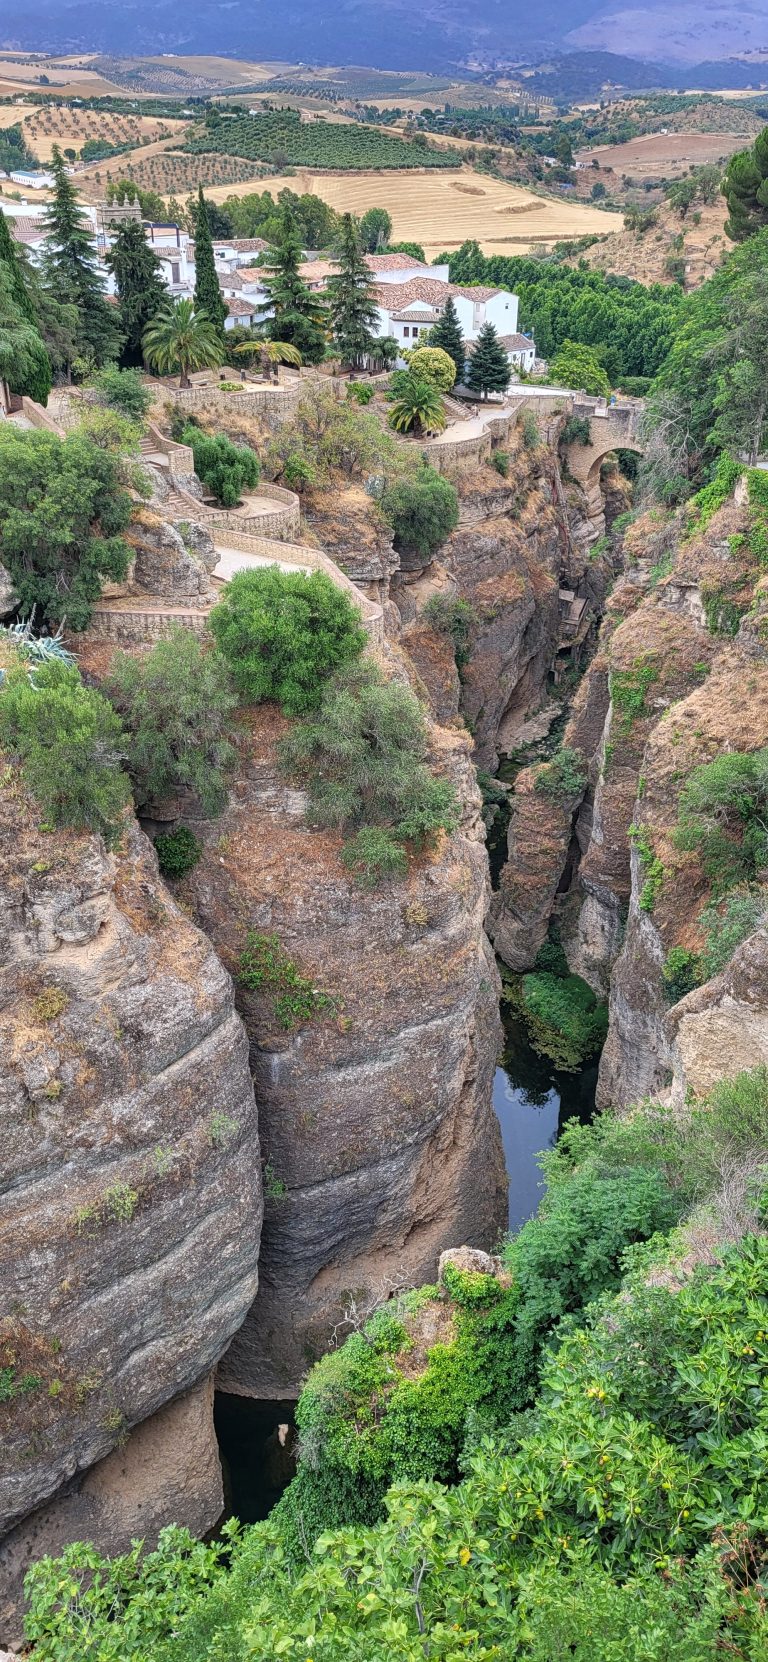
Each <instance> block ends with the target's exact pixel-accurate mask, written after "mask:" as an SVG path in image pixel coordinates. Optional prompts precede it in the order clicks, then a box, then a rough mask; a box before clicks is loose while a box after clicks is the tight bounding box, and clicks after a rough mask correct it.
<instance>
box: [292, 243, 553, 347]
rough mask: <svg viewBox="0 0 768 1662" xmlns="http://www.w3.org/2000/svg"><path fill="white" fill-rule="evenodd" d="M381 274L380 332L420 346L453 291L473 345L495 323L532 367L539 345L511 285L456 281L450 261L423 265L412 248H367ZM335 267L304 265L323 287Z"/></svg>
mask: <svg viewBox="0 0 768 1662" xmlns="http://www.w3.org/2000/svg"><path fill="white" fill-rule="evenodd" d="M366 261H367V264H368V265H369V266H370V269H371V271H372V273H373V275H374V276H375V278H376V287H375V295H376V301H377V305H378V313H379V315H378V323H377V327H376V331H375V332H376V334H377V335H379V336H382V335H392V336H393V337H394V339H395V340H396V341H398V342H399V343H400V344H401V345H402V346H403V348H405V349H409V348H410V347H412V346H418V344H419V342H420V341H422V340H423V338H425V337H426V335H427V334H428V332H429V330H430V329H431V328H432V325H433V324H434V323H436V322H437V320H438V318H439V317H440V316H441V314H442V312H443V310H444V308H445V303H446V300H447V299H448V297H449V295H450V297H451V299H452V300H453V303H454V306H455V307H456V314H457V317H458V320H459V326H460V328H461V332H462V335H463V336H464V339H465V341H467V343H468V344H469V345H471V344H472V342H473V341H476V340H477V337H478V335H479V333H480V330H481V329H482V328H483V326H484V324H486V323H492V324H493V326H494V328H495V330H496V333H497V334H498V336H499V338H500V340H501V341H502V342H503V343H504V345H505V346H506V348H507V356H508V358H509V361H510V363H511V364H512V365H513V367H514V368H515V369H524V370H526V371H527V370H530V369H532V368H533V362H534V358H535V354H536V348H535V345H534V343H533V341H532V340H530V339H529V338H528V336H527V335H521V334H519V333H518V327H517V315H518V298H517V295H516V294H510V292H509V290H508V289H501V288H488V287H479V286H478V287H473V286H472V285H469V284H466V285H465V284H462V283H451V282H449V278H448V267H447V265H424V264H423V263H422V262H421V261H420V260H415V259H414V258H413V257H412V255H410V254H368V255H366ZM335 270H336V267H335V265H334V264H333V263H332V261H330V260H312V261H309V262H307V263H306V264H304V265H303V266H302V268H301V272H302V276H303V277H304V279H305V281H306V282H307V283H308V284H309V287H310V288H311V289H316V290H318V291H321V290H322V289H324V288H325V285H326V283H327V281H328V278H329V277H330V276H331V274H332V273H333V272H334V271H335Z"/></svg>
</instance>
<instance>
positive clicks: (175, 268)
mask: <svg viewBox="0 0 768 1662" xmlns="http://www.w3.org/2000/svg"><path fill="white" fill-rule="evenodd" d="M178 281H179V264H178V261H177V260H174V261H173V262H172V264H171V282H172V283H178Z"/></svg>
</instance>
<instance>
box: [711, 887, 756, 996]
mask: <svg viewBox="0 0 768 1662" xmlns="http://www.w3.org/2000/svg"><path fill="white" fill-rule="evenodd" d="M765 912H766V896H765V892H764V891H763V892H761V891H760V890H757V891H754V890H749V889H736V890H735V891H734V892H733V893H732V894H729V895H726V898H725V900H723V901H711V902H710V904H709V905H708V906H705V907H704V910H703V912H702V914H701V917H700V919H699V922H700V924H701V927H702V929H703V930H704V932H705V934H706V937H707V945H706V951H705V953H704V966H705V972H706V975H707V977H709V976H710V975H719V974H720V971H721V970H723V969H725V966H726V964H727V963H728V962H729V960H730V959H731V958H732V957H733V954H734V952H735V951H736V948H737V947H739V946H741V943H742V941H745V940H746V939H747V936H748V935H751V934H752V932H753V930H755V929H757V927H758V925H759V924H760V922H761V921H762V919H763V918H764V917H765Z"/></svg>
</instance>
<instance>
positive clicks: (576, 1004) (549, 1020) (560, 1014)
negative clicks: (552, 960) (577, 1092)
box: [519, 971, 608, 1073]
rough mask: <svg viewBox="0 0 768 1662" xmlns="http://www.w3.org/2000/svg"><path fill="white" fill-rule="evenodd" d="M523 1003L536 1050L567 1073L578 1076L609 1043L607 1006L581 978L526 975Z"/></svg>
mask: <svg viewBox="0 0 768 1662" xmlns="http://www.w3.org/2000/svg"><path fill="white" fill-rule="evenodd" d="M519 1002H520V1008H521V1011H522V1014H523V1017H524V1019H525V1023H526V1026H527V1028H528V1033H529V1036H530V1040H531V1044H532V1045H533V1048H534V1050H537V1051H538V1052H539V1055H540V1056H549V1057H550V1059H551V1061H553V1062H554V1064H555V1067H556V1068H562V1069H563V1070H564V1071H565V1072H566V1073H575V1072H577V1071H578V1069H579V1068H580V1067H581V1066H582V1063H584V1062H586V1061H587V1060H588V1059H589V1057H590V1056H595V1055H596V1054H597V1052H598V1051H599V1050H600V1049H601V1047H602V1045H603V1044H604V1042H605V1035H606V1032H607V1030H608V1009H607V1005H605V1004H602V1003H599V1002H598V1000H597V999H596V997H595V995H594V993H593V991H592V988H591V987H588V986H587V983H586V981H582V979H581V976H580V975H559V974H551V973H549V972H547V971H541V972H539V971H534V972H533V973H532V974H530V975H524V976H523V978H522V981H521V982H520V993H519Z"/></svg>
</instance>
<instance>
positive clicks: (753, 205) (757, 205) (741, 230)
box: [723, 133, 768, 242]
mask: <svg viewBox="0 0 768 1662" xmlns="http://www.w3.org/2000/svg"><path fill="white" fill-rule="evenodd" d="M723 195H724V197H725V200H726V202H727V204H728V218H727V220H726V222H725V230H726V235H727V236H729V237H731V238H732V240H733V242H743V241H744V240H745V238H746V237H751V236H753V235H754V233H755V231H759V230H762V228H763V227H764V226H765V225H768V138H767V137H766V134H765V133H759V134H758V136H757V138H756V139H755V142H754V144H753V146H752V149H751V150H739V151H738V152H737V154H736V155H735V156H731V159H730V161H729V163H728V166H727V168H726V170H725V178H724V180H723Z"/></svg>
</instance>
